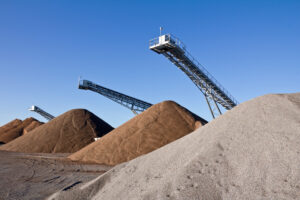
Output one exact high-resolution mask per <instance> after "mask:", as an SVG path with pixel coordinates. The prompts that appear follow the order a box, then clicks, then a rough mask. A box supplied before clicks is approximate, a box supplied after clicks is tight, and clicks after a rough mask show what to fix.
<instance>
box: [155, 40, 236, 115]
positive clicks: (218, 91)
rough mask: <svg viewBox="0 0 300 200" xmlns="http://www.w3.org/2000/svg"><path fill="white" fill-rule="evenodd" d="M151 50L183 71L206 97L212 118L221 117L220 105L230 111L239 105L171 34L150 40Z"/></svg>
mask: <svg viewBox="0 0 300 200" xmlns="http://www.w3.org/2000/svg"><path fill="white" fill-rule="evenodd" d="M149 48H150V49H151V50H153V51H155V52H156V53H158V54H162V55H164V56H165V57H167V58H168V59H169V60H170V61H171V62H172V63H173V64H175V65H176V66H177V67H178V68H179V69H181V70H182V71H183V72H184V73H185V74H186V75H187V76H188V77H189V78H190V79H191V80H192V81H193V83H194V84H195V85H196V86H197V87H198V88H199V90H200V91H201V92H202V93H203V95H204V96H205V99H206V102H207V104H208V107H209V110H210V112H211V114H212V117H213V118H215V117H217V116H218V115H221V114H222V113H221V110H220V108H219V106H218V104H220V105H222V106H223V107H224V108H225V109H227V110H230V109H231V108H233V107H234V106H236V105H237V104H238V102H237V101H236V100H235V99H234V98H233V96H232V95H230V94H229V92H228V91H227V90H226V89H225V88H224V87H223V86H222V85H221V84H220V83H219V82H218V81H217V80H216V79H215V78H214V77H213V76H212V75H211V74H210V73H209V72H208V71H207V70H206V69H205V68H204V67H203V66H202V65H201V64H200V63H199V62H198V61H197V60H196V59H194V58H193V57H192V56H191V54H190V53H189V52H188V51H187V50H186V47H185V45H184V44H183V43H182V42H181V41H180V40H179V39H178V38H176V37H175V36H173V35H171V34H165V35H161V36H159V37H158V38H155V39H152V40H150V44H149Z"/></svg>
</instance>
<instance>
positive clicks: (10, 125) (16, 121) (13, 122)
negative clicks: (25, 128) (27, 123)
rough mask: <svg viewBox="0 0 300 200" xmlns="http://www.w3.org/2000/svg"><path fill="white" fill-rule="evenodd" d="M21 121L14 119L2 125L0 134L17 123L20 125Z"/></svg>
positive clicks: (14, 126)
mask: <svg viewBox="0 0 300 200" xmlns="http://www.w3.org/2000/svg"><path fill="white" fill-rule="evenodd" d="M21 123H22V120H20V119H15V120H13V121H11V122H9V123H7V124H5V125H3V126H1V127H0V135H2V134H3V133H4V132H6V131H8V130H10V129H13V128H16V127H17V126H18V125H20V124H21Z"/></svg>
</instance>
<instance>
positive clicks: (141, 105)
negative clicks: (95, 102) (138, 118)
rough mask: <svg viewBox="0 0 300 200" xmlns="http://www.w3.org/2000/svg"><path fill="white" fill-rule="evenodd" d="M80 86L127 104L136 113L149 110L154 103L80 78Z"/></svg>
mask: <svg viewBox="0 0 300 200" xmlns="http://www.w3.org/2000/svg"><path fill="white" fill-rule="evenodd" d="M78 88H79V89H84V90H91V91H94V92H97V93H99V94H101V95H103V96H105V97H107V98H109V99H111V100H113V101H115V102H117V103H118V104H121V105H122V106H125V107H126V108H128V109H130V110H131V111H132V112H133V113H134V114H136V115H137V114H138V113H141V112H143V111H145V110H147V109H148V108H149V107H151V106H152V104H150V103H147V102H145V101H142V100H139V99H136V98H134V97H130V96H128V95H125V94H122V93H120V92H116V91H114V90H111V89H108V88H105V87H103V86H100V85H97V84H95V83H93V82H91V81H88V80H80V81H79V87H78Z"/></svg>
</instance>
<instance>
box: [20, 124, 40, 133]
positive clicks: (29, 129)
mask: <svg viewBox="0 0 300 200" xmlns="http://www.w3.org/2000/svg"><path fill="white" fill-rule="evenodd" d="M43 124H44V123H43V122H40V121H33V122H31V123H30V124H29V125H28V126H26V127H25V128H24V131H23V134H26V133H28V132H29V131H32V130H33V129H35V128H37V127H39V126H40V125H43Z"/></svg>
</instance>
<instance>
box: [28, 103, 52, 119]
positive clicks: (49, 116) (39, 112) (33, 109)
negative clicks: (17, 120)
mask: <svg viewBox="0 0 300 200" xmlns="http://www.w3.org/2000/svg"><path fill="white" fill-rule="evenodd" d="M29 110H30V111H33V112H36V113H38V114H40V115H42V116H43V117H44V118H46V119H47V120H48V121H50V120H52V119H54V118H55V117H54V116H52V115H50V114H49V113H47V112H46V111H44V110H42V109H41V108H39V107H37V106H31V107H30V108H29Z"/></svg>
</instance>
